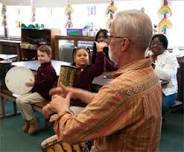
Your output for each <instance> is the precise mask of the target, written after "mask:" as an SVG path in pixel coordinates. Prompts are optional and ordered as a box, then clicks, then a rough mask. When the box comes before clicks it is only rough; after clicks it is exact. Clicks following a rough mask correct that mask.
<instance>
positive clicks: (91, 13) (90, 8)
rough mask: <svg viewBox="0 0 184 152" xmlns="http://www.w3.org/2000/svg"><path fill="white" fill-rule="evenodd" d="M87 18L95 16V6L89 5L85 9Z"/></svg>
mask: <svg viewBox="0 0 184 152" xmlns="http://www.w3.org/2000/svg"><path fill="white" fill-rule="evenodd" d="M87 10H88V16H95V15H96V5H90V6H88V8H87Z"/></svg>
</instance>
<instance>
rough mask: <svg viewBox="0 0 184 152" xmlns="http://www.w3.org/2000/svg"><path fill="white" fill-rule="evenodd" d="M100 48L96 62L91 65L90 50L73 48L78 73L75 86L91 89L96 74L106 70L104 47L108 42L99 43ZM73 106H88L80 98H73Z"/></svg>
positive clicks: (74, 62)
mask: <svg viewBox="0 0 184 152" xmlns="http://www.w3.org/2000/svg"><path fill="white" fill-rule="evenodd" d="M97 45H98V49H97V53H96V59H95V62H94V64H90V65H89V54H90V52H89V50H88V49H84V48H76V49H74V50H73V65H74V66H76V69H77V71H76V75H75V79H74V87H77V88H81V89H84V90H91V83H92V81H93V79H94V78H95V77H96V76H99V75H100V74H102V73H103V72H104V63H105V61H104V57H105V54H104V52H103V48H104V47H105V46H107V44H106V43H104V42H101V43H97ZM71 106H82V107H84V106H86V104H85V103H83V102H81V101H79V100H72V101H71Z"/></svg>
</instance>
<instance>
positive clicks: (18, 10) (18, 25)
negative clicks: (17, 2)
mask: <svg viewBox="0 0 184 152" xmlns="http://www.w3.org/2000/svg"><path fill="white" fill-rule="evenodd" d="M21 24H22V23H21V20H20V8H17V20H16V27H18V28H20V27H21Z"/></svg>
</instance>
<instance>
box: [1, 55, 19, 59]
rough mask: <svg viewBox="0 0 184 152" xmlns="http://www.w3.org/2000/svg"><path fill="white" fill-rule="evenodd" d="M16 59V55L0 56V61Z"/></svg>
mask: <svg viewBox="0 0 184 152" xmlns="http://www.w3.org/2000/svg"><path fill="white" fill-rule="evenodd" d="M16 58H17V55H16V54H0V60H12V59H16Z"/></svg>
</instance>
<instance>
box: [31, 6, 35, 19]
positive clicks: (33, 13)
mask: <svg viewBox="0 0 184 152" xmlns="http://www.w3.org/2000/svg"><path fill="white" fill-rule="evenodd" d="M35 21H36V8H35V6H32V17H31V22H35Z"/></svg>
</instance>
